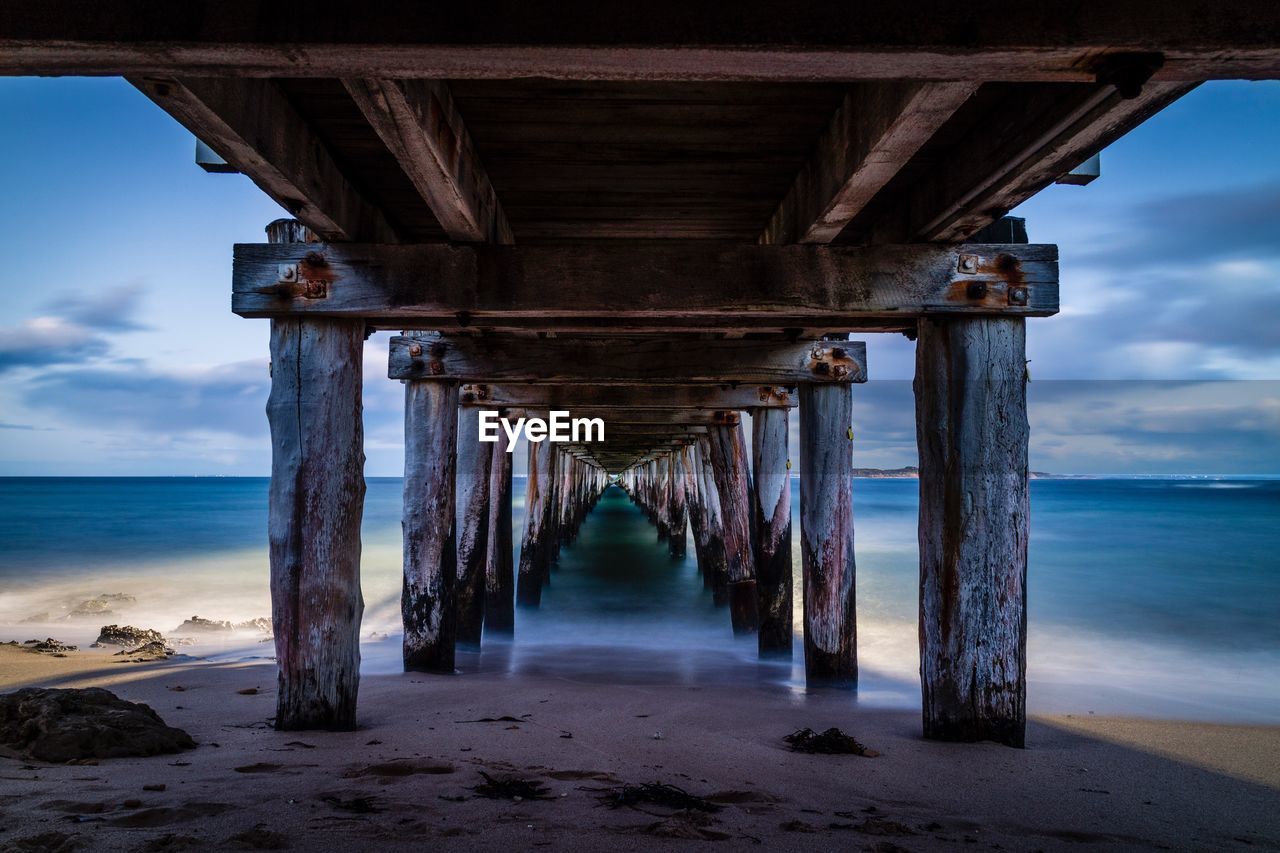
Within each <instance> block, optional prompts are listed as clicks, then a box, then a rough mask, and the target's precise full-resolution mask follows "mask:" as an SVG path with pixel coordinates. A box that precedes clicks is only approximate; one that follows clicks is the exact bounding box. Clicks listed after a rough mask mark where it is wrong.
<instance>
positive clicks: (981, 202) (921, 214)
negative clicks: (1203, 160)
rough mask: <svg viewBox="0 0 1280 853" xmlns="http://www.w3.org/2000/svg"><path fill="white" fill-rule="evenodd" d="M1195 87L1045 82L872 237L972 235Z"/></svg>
mask: <svg viewBox="0 0 1280 853" xmlns="http://www.w3.org/2000/svg"><path fill="white" fill-rule="evenodd" d="M1193 88H1195V84H1188V83H1157V82H1150V83H1147V84H1146V85H1144V86H1143V87H1142V89H1141V92H1140V93H1139V94H1138V95H1137V96H1136V97H1133V98H1128V99H1126V98H1124V97H1122V96H1121V95H1120V94H1119V92H1118V91H1117V90H1116V88H1115V87H1114V86H1112V85H1085V86H1065V87H1046V89H1044V90H1043V91H1041V92H1037V93H1035V94H1033V95H1032V96H1031V98H1030V100H1029V101H1028V102H1027V103H1024V104H1022V105H1020V106H1019V105H1016V104H1011V105H1010V107H1011V108H1010V109H1008V110H1006V111H1005V112H1003V113H1002V114H1000V115H999V116H998V117H996V119H995V120H994V121H992V122H989V123H987V124H985V125H984V126H983V127H982V128H981V129H979V130H975V131H973V132H970V133H969V134H968V135H967V136H966V137H965V140H964V141H963V142H962V143H961V144H959V145H958V146H956V147H955V148H954V149H953V150H952V151H951V152H950V153H949V154H948V155H947V158H946V162H945V163H942V164H940V165H939V166H938V167H937V168H936V169H935V170H933V171H931V172H927V173H926V174H925V175H923V176H922V177H921V178H920V179H919V180H918V181H916V182H915V184H914V185H913V189H911V190H910V191H909V192H907V193H906V194H905V195H904V198H903V200H902V201H901V202H900V203H899V204H898V207H897V209H896V210H895V211H891V212H889V213H887V214H886V215H885V217H884V221H883V222H882V223H877V226H876V229H875V230H873V232H872V239H873V240H876V241H884V242H899V241H915V240H925V241H939V242H960V241H963V240H966V239H968V238H969V237H970V236H971V235H973V234H975V233H976V232H978V231H979V230H981V229H983V228H985V227H986V226H988V225H990V224H991V223H992V222H994V221H996V220H997V219H999V218H1000V217H1002V216H1004V215H1005V214H1006V213H1008V212H1009V211H1010V210H1012V209H1013V208H1014V207H1017V206H1018V205H1019V204H1021V203H1022V202H1024V201H1026V200H1027V199H1029V198H1030V197H1031V196H1033V195H1035V194H1036V193H1038V192H1040V190H1042V189H1044V188H1045V187H1047V186H1049V185H1050V184H1052V183H1053V182H1054V181H1056V180H1057V179H1058V178H1059V177H1060V176H1061V175H1063V174H1065V173H1066V172H1068V171H1069V170H1071V169H1073V168H1075V167H1076V166H1078V165H1079V164H1080V163H1082V162H1084V161H1085V160H1087V159H1088V158H1090V157H1092V156H1093V155H1094V154H1097V153H1098V152H1099V151H1101V150H1102V149H1103V148H1105V147H1106V146H1108V145H1110V144H1111V143H1112V142H1114V141H1115V140H1117V139H1119V138H1120V137H1121V136H1123V135H1124V134H1126V133H1128V132H1129V131H1130V130H1132V129H1133V128H1135V127H1137V126H1138V125H1139V124H1141V123H1142V122H1144V121H1146V120H1147V119H1148V118H1150V117H1151V116H1153V115H1155V114H1156V113H1157V112H1159V111H1160V110H1162V109H1164V108H1165V107H1167V106H1168V105H1169V104H1171V103H1173V102H1174V101H1176V100H1177V99H1178V98H1180V97H1182V96H1183V95H1185V94H1186V93H1187V92H1189V91H1191V89H1193Z"/></svg>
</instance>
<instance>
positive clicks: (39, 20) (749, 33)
mask: <svg viewBox="0 0 1280 853" xmlns="http://www.w3.org/2000/svg"><path fill="white" fill-rule="evenodd" d="M1242 5H1243V7H1244V8H1242V9H1236V10H1235V13H1234V14H1225V13H1224V14H1207V13H1206V10H1205V7H1204V6H1203V5H1202V4H1199V3H1195V2H1191V0H1167V2H1165V3H1164V4H1162V5H1161V6H1160V8H1159V10H1158V12H1159V13H1158V14H1155V13H1153V12H1152V10H1151V8H1150V7H1149V6H1147V5H1145V4H1135V3H1131V2H1103V0H1075V2H1072V3H1070V4H1066V5H1064V4H1063V3H1061V2H1045V3H1036V4H1020V5H1016V6H1009V7H1002V9H1001V14H1000V15H998V16H997V15H993V14H992V12H991V10H990V8H988V7H983V6H963V7H950V6H946V5H942V6H930V7H927V8H926V10H924V11H922V10H921V9H920V8H919V7H918V6H914V5H908V4H902V3H892V2H887V0H872V2H868V3H866V4H864V5H863V6H860V7H859V9H858V14H857V15H853V16H851V15H849V13H848V9H847V8H845V7H842V6H840V5H838V4H837V5H830V4H825V3H810V4H804V5H802V6H797V7H795V8H788V9H787V11H786V14H778V11H777V6H776V4H773V3H770V2H767V0H744V2H742V3H740V4H738V5H737V6H735V10H734V12H735V13H734V14H733V15H718V14H707V13H706V11H705V10H703V9H701V8H699V7H697V6H690V5H689V4H688V3H682V2H678V0H654V2H652V3H651V4H650V5H649V6H648V7H647V8H646V13H645V15H644V16H643V19H642V20H641V19H637V18H636V17H635V16H634V15H625V14H622V15H620V14H619V10H618V8H617V7H614V6H612V5H610V4H603V5H602V4H599V3H581V2H574V3H569V4H565V5H564V6H560V7H556V9H555V10H554V11H548V10H546V9H538V8H531V7H530V6H529V4H527V3H524V2H519V0H491V1H490V2H484V3H480V4H478V5H477V6H475V7H473V8H470V9H468V10H467V14H459V15H437V14H426V15H424V14H422V12H421V6H420V5H418V4H417V3H414V2H412V0H391V1H390V2H385V3H379V4H376V5H368V6H360V7H350V8H347V9H345V10H343V11H341V12H337V11H335V12H334V13H333V14H327V15H324V16H318V15H317V16H303V15H299V14H298V12H297V10H296V9H294V8H293V7H288V6H285V7H281V6H279V5H273V4H270V3H250V4H246V6H244V7H241V9H240V12H241V13H240V14H237V15H225V16H223V15H216V14H214V8H213V6H212V5H211V4H207V3H201V4H197V5H196V6H195V7H194V8H191V7H186V6H184V7H172V6H168V5H166V4H160V5H156V4H154V3H148V2H145V0H117V2H115V3H113V4H111V5H110V6H108V7H105V8H103V7H98V6H94V5H88V6H86V5H85V4H84V3H79V2H74V0H11V2H10V4H9V6H10V7H11V8H8V9H6V13H7V14H6V15H5V17H4V18H3V19H2V20H0V73H6V74H15V73H20V74H45V75H48V74H76V75H101V74H156V73H162V74H209V75H218V76H226V77H371V76H372V77H384V76H385V77H402V78H412V77H425V78H434V79H465V78H487V79H529V78H543V79H552V80H576V81H593V80H630V81H664V80H675V81H683V82H686V83H694V82H700V81H725V80H737V81H754V82H765V81H779V80H782V81H814V80H838V81H847V80H859V79H884V80H900V79H916V80H1001V81H1023V82H1060V83H1080V82H1089V81H1092V80H1093V79H1094V78H1095V76H1096V72H1097V69H1098V66H1099V63H1100V60H1103V59H1105V58H1106V57H1107V56H1108V55H1109V54H1112V53H1116V52H1125V51H1150V50H1160V51H1162V52H1163V53H1164V55H1165V57H1166V59H1165V62H1164V65H1163V67H1162V68H1161V69H1160V79H1172V80H1188V79H1190V80H1206V79H1234V78H1245V79H1260V78H1275V77H1278V76H1280V45H1277V41H1280V37H1278V36H1277V33H1278V32H1280V11H1278V10H1276V8H1275V6H1274V4H1270V3H1265V2H1262V3H1259V2H1249V3H1245V4H1242ZM1246 10H1247V11H1246ZM1068 15H1069V17H1068ZM1067 22H1069V25H1068V23H1067ZM627 27H630V30H627V29H626V28H627ZM624 31H625V32H626V37H625V38H622V37H620V33H623V32H624Z"/></svg>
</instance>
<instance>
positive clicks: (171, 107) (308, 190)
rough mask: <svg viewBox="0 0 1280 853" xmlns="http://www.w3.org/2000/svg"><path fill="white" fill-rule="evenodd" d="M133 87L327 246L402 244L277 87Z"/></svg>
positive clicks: (197, 81) (166, 80)
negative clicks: (357, 242)
mask: <svg viewBox="0 0 1280 853" xmlns="http://www.w3.org/2000/svg"><path fill="white" fill-rule="evenodd" d="M0 53H3V48H0ZM129 82H130V83H132V84H133V85H134V86H136V87H137V88H138V89H139V90H140V91H141V92H142V93H143V94H144V95H146V96H147V97H148V98H150V99H151V100H153V101H155V103H156V104H157V105H158V106H159V107H160V108H161V109H163V110H164V111H165V112H167V113H169V114H170V115H172V116H173V117H174V118H176V119H177V120H178V121H179V122H180V123H181V124H182V125H183V126H184V127H186V128H187V130H189V131H191V132H192V133H193V134H195V136H196V138H198V139H200V140H201V141H203V142H205V143H207V144H208V145H209V146H210V147H212V148H213V149H214V150H215V151H217V152H218V154H219V155H221V156H222V158H223V159H224V160H226V161H227V162H228V163H230V164H231V165H232V166H234V167H235V168H236V169H237V170H238V171H240V172H243V173H244V174H246V175H248V176H249V178H250V179H251V180H252V181H253V182H254V183H255V184H257V185H258V187H259V188H261V189H262V191H263V192H265V193H266V194H267V195H269V196H271V198H272V199H274V200H275V201H276V203H278V204H279V205H280V206H281V207H283V208H284V209H285V210H287V211H289V212H290V213H291V214H292V215H293V216H295V217H297V218H298V219H299V220H300V221H301V222H302V223H303V224H305V225H306V226H307V227H308V228H310V229H311V230H312V231H314V232H315V233H316V234H317V235H318V236H320V237H321V238H322V239H325V240H367V241H370V242H374V243H394V242H396V240H397V235H396V231H395V228H394V227H393V226H392V225H391V223H389V222H388V221H387V220H386V218H385V217H384V216H383V214H382V213H381V212H380V211H379V210H377V209H376V208H374V207H373V206H372V205H371V204H369V203H368V202H367V201H366V200H365V199H364V198H363V196H361V195H360V193H359V191H357V190H356V188H355V187H354V186H353V185H352V184H351V182H350V181H349V180H348V179H347V177H346V176H345V175H344V174H343V173H342V170H341V169H340V168H339V167H338V164H337V163H335V162H334V160H333V158H332V157H331V156H330V155H329V151H328V149H327V148H326V147H325V145H324V143H323V142H321V141H320V138H319V137H318V136H317V135H316V134H315V132H314V131H313V130H312V129H311V126H310V125H309V124H308V123H307V121H306V120H305V119H304V118H303V117H302V116H301V115H299V114H298V112H297V111H296V110H295V109H294V108H293V106H292V105H290V103H289V101H288V100H287V99H286V98H285V96H284V94H283V93H282V92H281V91H280V89H279V87H278V86H277V85H276V84H275V83H274V82H272V81H271V80H225V79H213V78H194V77H188V78H183V79H176V78H173V77H163V78H155V77H131V78H130V80H129ZM308 245H310V244H304V245H303V247H302V249H303V251H304V253H305V251H306V249H307V246H308Z"/></svg>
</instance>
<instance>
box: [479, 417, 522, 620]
mask: <svg viewBox="0 0 1280 853" xmlns="http://www.w3.org/2000/svg"><path fill="white" fill-rule="evenodd" d="M509 443H510V439H508V438H507V434H506V432H505V431H504V430H498V440H497V442H495V443H494V444H492V445H490V446H491V447H492V448H493V461H492V462H491V463H490V465H489V538H488V547H487V549H486V551H485V573H484V576H485V588H484V633H485V634H486V635H494V636H511V635H512V634H513V633H514V632H515V577H514V576H513V575H514V568H515V567H514V561H515V555H514V554H513V552H512V532H511V471H512V468H513V464H512V463H513V461H514V460H513V456H514V454H512V453H508V452H507V448H508V446H509Z"/></svg>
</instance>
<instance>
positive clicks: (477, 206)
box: [342, 78, 515, 243]
mask: <svg viewBox="0 0 1280 853" xmlns="http://www.w3.org/2000/svg"><path fill="white" fill-rule="evenodd" d="M342 82H343V85H344V86H345V87H346V89H347V91H348V92H349V93H350V94H351V97H352V98H353V99H354V100H355V102H356V106H358V107H359V108H360V111H361V112H363V113H364V116H365V118H366V119H368V121H369V124H370V125H371V126H372V127H373V129H374V130H375V131H376V132H377V134H378V136H379V137H381V139H382V141H383V142H384V143H386V146H387V148H388V149H390V151H391V153H392V154H393V155H394V156H395V158H396V160H398V161H399V162H400V167H401V168H402V169H403V170H404V173H405V175H407V176H408V177H409V180H410V181H412V182H413V185H414V187H415V188H416V189H417V190H418V193H419V194H420V195H421V196H422V200H423V201H425V202H426V203H427V206H428V207H430V208H431V212H432V213H434V214H435V217H436V220H437V221H439V223H440V226H441V227H442V228H444V232H445V233H446V234H448V235H449V239H451V240H458V241H461V242H473V243H514V242H515V238H514V237H513V236H512V234H511V226H510V225H509V224H507V217H506V214H504V213H503V212H502V205H501V204H499V203H498V196H497V194H496V193H495V192H494V191H493V185H492V184H490V183H489V176H488V174H487V173H486V172H485V169H484V165H483V164H482V163H481V161H480V155H479V154H477V153H476V149H475V145H474V143H473V142H472V141H471V134H470V133H468V132H467V128H466V125H464V124H463V121H462V116H461V115H460V114H459V113H458V108H457V106H456V105H455V104H454V102H453V96H452V95H450V94H449V87H448V86H447V85H445V84H444V83H443V82H441V81H439V80H387V79H379V78H367V79H347V80H343V81H342Z"/></svg>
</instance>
